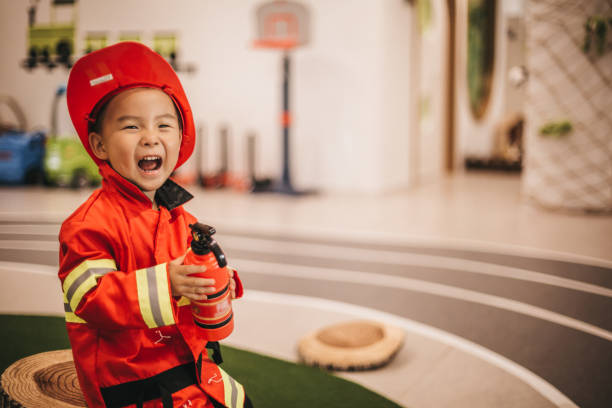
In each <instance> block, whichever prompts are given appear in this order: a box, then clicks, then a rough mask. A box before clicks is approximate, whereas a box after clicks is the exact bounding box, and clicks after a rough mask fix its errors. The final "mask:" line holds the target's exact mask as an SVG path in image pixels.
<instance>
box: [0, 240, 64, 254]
mask: <svg viewBox="0 0 612 408" xmlns="http://www.w3.org/2000/svg"><path fill="white" fill-rule="evenodd" d="M0 249H29V250H34V251H45V252H49V251H55V252H59V241H20V240H8V239H7V240H0Z"/></svg>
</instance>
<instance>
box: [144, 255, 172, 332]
mask: <svg viewBox="0 0 612 408" xmlns="http://www.w3.org/2000/svg"><path fill="white" fill-rule="evenodd" d="M136 286H137V289H138V304H139V306H140V313H141V315H142V318H143V320H144V322H145V324H146V325H147V327H149V328H150V329H153V328H155V327H160V326H168V325H170V324H174V315H173V314H172V300H171V298H170V287H169V286H168V274H167V273H166V264H159V265H156V266H152V267H150V268H144V269H138V270H137V271H136Z"/></svg>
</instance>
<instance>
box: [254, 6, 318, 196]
mask: <svg viewBox="0 0 612 408" xmlns="http://www.w3.org/2000/svg"><path fill="white" fill-rule="evenodd" d="M255 16H256V18H257V38H256V39H255V41H254V46H255V47H256V48H269V49H279V50H283V69H282V71H283V86H282V98H283V112H282V115H281V128H282V133H283V138H282V143H283V160H282V162H283V171H282V176H281V179H280V180H279V181H277V182H276V183H274V184H273V185H272V186H271V188H270V190H268V191H274V192H278V193H283V194H290V195H302V194H307V193H310V192H306V191H297V190H295V189H294V188H293V186H292V185H291V176H290V167H291V166H290V165H289V157H290V154H289V130H290V127H291V111H290V110H289V85H290V80H289V76H290V66H291V63H290V55H289V54H290V53H289V50H291V49H293V48H296V47H298V46H300V45H305V44H308V29H309V14H308V9H307V8H306V7H305V6H303V5H301V4H299V3H294V2H292V1H281V0H277V1H272V2H270V3H264V4H262V5H260V6H259V7H257V10H256V11H255ZM261 191H264V190H261Z"/></svg>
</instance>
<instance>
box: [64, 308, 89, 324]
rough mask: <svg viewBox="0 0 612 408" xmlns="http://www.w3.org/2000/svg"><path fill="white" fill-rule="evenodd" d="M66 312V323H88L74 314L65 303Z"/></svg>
mask: <svg viewBox="0 0 612 408" xmlns="http://www.w3.org/2000/svg"><path fill="white" fill-rule="evenodd" d="M64 312H66V322H68V323H87V322H86V321H85V320H83V319H81V318H80V317H79V316H77V315H75V314H74V312H73V311H72V309H71V308H70V305H69V304H68V303H64Z"/></svg>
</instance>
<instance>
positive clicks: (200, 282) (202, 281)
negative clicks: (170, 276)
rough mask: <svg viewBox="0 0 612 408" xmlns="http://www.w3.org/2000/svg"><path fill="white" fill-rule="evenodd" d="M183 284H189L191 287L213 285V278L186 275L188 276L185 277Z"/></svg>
mask: <svg viewBox="0 0 612 408" xmlns="http://www.w3.org/2000/svg"><path fill="white" fill-rule="evenodd" d="M184 285H185V286H191V287H198V288H200V287H205V286H214V285H215V280H214V279H207V278H196V277H188V278H185V282H184ZM213 289H214V288H213Z"/></svg>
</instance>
